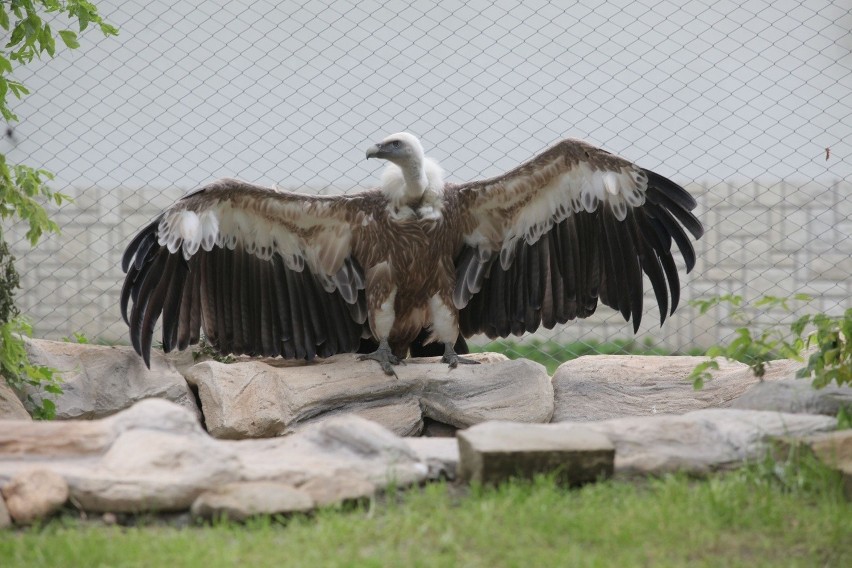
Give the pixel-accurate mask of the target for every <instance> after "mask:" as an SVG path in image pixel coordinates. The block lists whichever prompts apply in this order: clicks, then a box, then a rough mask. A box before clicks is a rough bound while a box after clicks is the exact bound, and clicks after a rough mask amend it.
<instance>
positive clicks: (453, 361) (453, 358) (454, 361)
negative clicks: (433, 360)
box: [441, 343, 479, 369]
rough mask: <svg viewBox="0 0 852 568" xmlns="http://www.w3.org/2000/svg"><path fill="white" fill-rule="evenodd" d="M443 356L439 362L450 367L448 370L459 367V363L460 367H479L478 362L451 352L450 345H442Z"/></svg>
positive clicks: (451, 345)
mask: <svg viewBox="0 0 852 568" xmlns="http://www.w3.org/2000/svg"><path fill="white" fill-rule="evenodd" d="M444 345H445V347H444V356H443V357H441V362H443V363H447V364H449V365H450V369H455V368H456V367H458V366H459V363H461V364H462V365H479V361H475V360H473V359H470V358H468V357H461V356H460V355H459V354H458V353H456V352H455V350H453V344H452V343H445V344H444Z"/></svg>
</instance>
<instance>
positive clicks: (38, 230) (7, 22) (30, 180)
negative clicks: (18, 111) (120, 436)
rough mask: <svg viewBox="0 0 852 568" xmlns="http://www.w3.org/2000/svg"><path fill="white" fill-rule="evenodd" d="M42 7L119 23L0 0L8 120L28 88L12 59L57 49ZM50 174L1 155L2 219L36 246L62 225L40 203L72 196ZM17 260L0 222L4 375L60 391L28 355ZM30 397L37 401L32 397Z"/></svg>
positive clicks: (86, 7) (35, 1) (81, 19)
mask: <svg viewBox="0 0 852 568" xmlns="http://www.w3.org/2000/svg"><path fill="white" fill-rule="evenodd" d="M39 12H44V13H47V14H54V13H59V14H66V15H67V16H68V17H69V18H70V19H72V20H76V21H77V24H78V26H79V30H80V31H81V32H82V31H83V30H85V29H86V28H87V27H88V26H89V24H90V23H93V24H95V25H96V26H98V27H99V28H100V30H101V32H102V33H103V34H104V35H116V34H117V33H118V30H117V29H116V28H115V27H113V26H111V25H109V24H107V23H106V22H104V21H103V20H102V19H101V17H100V16H99V15H98V11H97V8H95V6H94V5H93V4H91V3H90V2H88V0H66V1H62V0H12V1H11V2H0V27H2V28H3V29H4V30H5V31H6V32H10V35H9V39H8V41H7V43H6V44H5V45H4V46H3V47H2V48H0V115H2V116H3V118H4V119H5V120H6V121H8V122H12V121H16V120H17V119H18V117H17V116H15V114H14V113H13V112H12V111H11V109H10V108H9V106H8V101H9V95H10V94H11V95H14V96H15V97H16V98H18V99H20V98H22V97H23V96H24V95H26V94H28V92H29V91H28V90H27V89H26V87H24V85H22V84H21V83H19V82H17V81H14V80H13V79H11V78H10V74H11V73H12V71H13V64H14V65H24V64H26V63H29V62H31V61H32V60H33V58H35V57H41V55H42V54H44V53H46V54H47V55H48V56H50V57H53V55H54V54H55V52H56V40H55V39H54V34H53V30H52V29H51V27H50V24H49V23H47V22H45V21H44V20H43V19H42V18H41V16H40V15H39ZM58 35H59V38H60V39H61V40H62V42H63V43H64V44H65V45H66V46H67V47H68V48H71V49H74V48H76V47H79V43H78V42H77V33H76V32H74V31H72V30H67V29H65V30H60V31H59V32H58ZM51 179H53V176H52V175H51V174H50V173H49V172H47V171H45V170H41V169H36V168H31V167H29V166H25V165H20V164H8V163H7V161H6V156H4V155H2V154H0V218H2V219H4V220H5V219H20V220H22V221H24V222H26V223H28V224H29V227H28V230H27V239H28V240H29V242H30V245H32V246H35V245H36V243H38V241H39V239H40V238H41V237H42V236H43V235H44V233H45V232H47V233H51V232H52V233H56V232H59V227H58V226H57V225H56V223H54V222H53V221H51V220H50V218H49V217H48V215H47V211H45V209H44V207H43V206H42V205H41V203H42V201H43V200H48V201H50V200H52V201H54V202H55V203H56V204H57V205H61V204H62V203H63V202H64V201H67V200H68V197H67V196H66V195H63V194H62V193H59V192H55V191H53V190H52V189H50V187H48V185H47V182H48V181H49V180H51ZM14 260H15V259H14V257H13V256H12V255H11V254H10V253H9V247H8V245H7V243H6V239H5V235H4V233H3V230H2V227H0V375H2V377H3V378H4V379H6V382H7V383H8V384H9V385H10V386H11V387H12V388H14V389H16V390H19V391H20V389H21V388H23V387H24V386H26V385H30V386H34V387H37V388H41V389H43V390H44V391H46V392H47V393H52V394H58V393H61V392H62V390H61V388H60V387H59V379H58V376H56V375H55V371H54V370H52V369H49V368H47V367H42V366H38V365H33V364H32V363H30V360H29V357H28V356H27V351H26V348H25V346H24V343H23V340H22V339H21V335H22V334H26V335H29V334H31V333H32V328H31V326H30V325H29V323H28V322H27V321H26V320H24V319H23V318H22V317H21V315H20V312H19V311H18V309H17V308H16V307H15V304H14V294H15V290H16V289H17V288H18V287H19V281H18V273H17V271H16V270H15V265H14ZM31 402H34V401H32V399H31ZM35 406H36V410H35V414H34V416H35V417H36V418H52V417H53V416H54V414H55V408H54V406H53V402H52V401H50V400H48V399H44V400H43V401H42V403H41V404H40V405H38V404H36V405H35Z"/></svg>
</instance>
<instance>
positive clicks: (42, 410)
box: [0, 317, 62, 420]
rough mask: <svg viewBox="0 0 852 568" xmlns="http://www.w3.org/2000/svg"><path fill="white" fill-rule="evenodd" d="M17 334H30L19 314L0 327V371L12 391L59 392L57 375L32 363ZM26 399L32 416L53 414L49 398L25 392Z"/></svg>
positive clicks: (42, 416) (52, 415) (53, 410)
mask: <svg viewBox="0 0 852 568" xmlns="http://www.w3.org/2000/svg"><path fill="white" fill-rule="evenodd" d="M21 335H28V336H29V335H32V327H31V326H30V325H29V323H28V322H27V321H26V320H25V319H24V318H22V317H16V318H14V319H12V320H10V321H8V322H6V323H5V324H3V325H2V326H0V374H2V376H3V378H4V379H6V383H7V384H8V385H9V386H10V387H11V388H13V389H14V390H16V391H18V392H21V391H22V390H23V389H24V388H25V387H26V386H31V387H34V388H35V390H36V391H38V390H43V391H45V392H46V393H48V394H61V393H62V388H61V387H60V386H59V376H58V375H57V374H56V370H55V369H51V368H50V367H45V366H43V365H33V364H32V363H31V362H30V359H29V357H28V356H27V349H26V346H25V345H24V342H23V340H22V339H21ZM27 401H28V402H30V403H31V404H32V406H33V408H34V410H33V418H35V419H37V420H51V419H53V418H54V417H55V415H56V405H55V404H54V403H53V401H52V400H50V398H47V397H44V396H43V397H41V400H38V398H36V397H33V395H32V394H28V395H27Z"/></svg>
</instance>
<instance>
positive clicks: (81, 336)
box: [62, 331, 92, 345]
mask: <svg viewBox="0 0 852 568" xmlns="http://www.w3.org/2000/svg"><path fill="white" fill-rule="evenodd" d="M62 341H64V342H65V343H79V344H81V345H88V344H90V343H91V342H92V341H91V340H90V339H89V338H88V337H86V334H85V333H83V332H82V331H75V332H74V333H73V334H71V337H68V336H65V337H63V338H62Z"/></svg>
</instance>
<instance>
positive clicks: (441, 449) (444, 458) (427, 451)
mask: <svg viewBox="0 0 852 568" xmlns="http://www.w3.org/2000/svg"><path fill="white" fill-rule="evenodd" d="M405 441H406V442H407V443H408V445H409V447H410V448H411V449H412V450H414V452H415V453H416V454H417V457H418V458H419V459H420V461H422V462H423V463H425V464H426V465H427V466H428V467H429V479H449V480H453V479H455V478H456V475H457V470H458V464H459V444H458V441H457V440H456V439H455V438H444V437H442V438H406V439H405Z"/></svg>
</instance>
